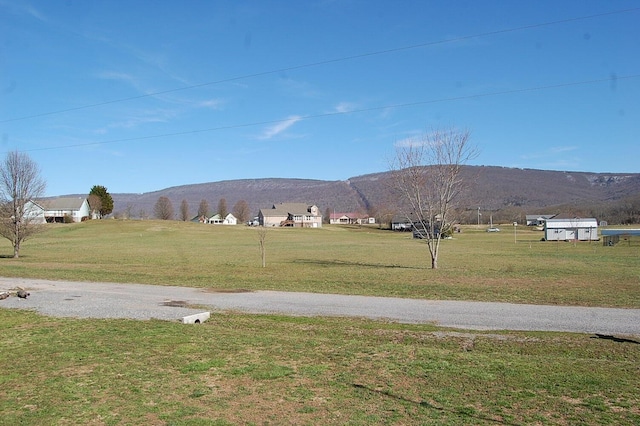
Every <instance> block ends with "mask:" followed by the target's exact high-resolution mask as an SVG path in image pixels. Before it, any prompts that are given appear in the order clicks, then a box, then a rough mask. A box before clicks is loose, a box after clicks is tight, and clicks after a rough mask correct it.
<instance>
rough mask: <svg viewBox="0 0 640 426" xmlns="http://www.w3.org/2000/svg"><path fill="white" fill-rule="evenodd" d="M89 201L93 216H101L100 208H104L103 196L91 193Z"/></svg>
mask: <svg viewBox="0 0 640 426" xmlns="http://www.w3.org/2000/svg"><path fill="white" fill-rule="evenodd" d="M87 202H88V203H89V207H90V208H91V218H92V219H93V218H97V217H100V210H102V198H100V196H99V195H97V194H89V196H88V197H87Z"/></svg>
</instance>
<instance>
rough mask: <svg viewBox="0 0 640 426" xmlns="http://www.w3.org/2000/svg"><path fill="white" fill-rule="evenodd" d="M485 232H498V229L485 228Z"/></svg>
mask: <svg viewBox="0 0 640 426" xmlns="http://www.w3.org/2000/svg"><path fill="white" fill-rule="evenodd" d="M487 232H500V228H495V227H491V228H487Z"/></svg>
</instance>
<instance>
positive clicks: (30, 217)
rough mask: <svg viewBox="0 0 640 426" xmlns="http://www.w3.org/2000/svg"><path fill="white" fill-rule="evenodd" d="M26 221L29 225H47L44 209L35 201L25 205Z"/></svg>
mask: <svg viewBox="0 0 640 426" xmlns="http://www.w3.org/2000/svg"><path fill="white" fill-rule="evenodd" d="M24 219H25V220H27V221H28V222H29V223H45V222H46V220H45V217H44V207H42V206H41V205H40V204H39V203H37V202H35V201H32V200H29V201H27V202H26V203H25V204H24Z"/></svg>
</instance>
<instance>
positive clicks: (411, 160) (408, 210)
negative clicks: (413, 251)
mask: <svg viewBox="0 0 640 426" xmlns="http://www.w3.org/2000/svg"><path fill="white" fill-rule="evenodd" d="M476 156H477V150H476V148H475V147H473V146H472V145H471V143H470V133H469V131H467V130H465V131H458V130H456V129H453V128H450V129H445V130H439V129H437V130H434V131H432V132H430V133H427V134H425V135H423V136H422V137H421V138H419V139H415V140H409V141H405V142H403V143H401V144H399V145H397V146H396V157H395V162H394V163H393V164H392V167H391V171H392V172H393V173H392V174H393V183H394V186H395V188H396V190H397V191H398V193H399V195H400V196H401V198H402V201H401V204H400V209H401V211H402V213H403V216H404V217H405V218H406V219H407V220H408V221H409V222H410V223H411V224H412V228H413V231H414V235H415V236H416V237H418V238H421V239H422V240H423V241H425V242H426V244H427V247H428V249H429V254H430V256H431V268H432V269H437V268H438V252H439V249H440V241H441V238H442V236H443V235H444V234H445V233H447V232H448V231H449V230H450V228H451V226H452V225H453V222H454V219H455V218H454V217H452V215H453V212H454V208H455V201H456V198H457V197H458V195H459V194H460V192H461V191H462V190H463V188H464V186H465V182H464V180H463V179H462V177H461V174H460V171H461V168H462V166H463V165H464V164H466V163H467V162H468V161H469V160H471V159H473V158H475V157H476Z"/></svg>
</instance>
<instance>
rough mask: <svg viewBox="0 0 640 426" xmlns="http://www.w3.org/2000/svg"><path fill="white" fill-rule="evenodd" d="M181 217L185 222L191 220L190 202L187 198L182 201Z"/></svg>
mask: <svg viewBox="0 0 640 426" xmlns="http://www.w3.org/2000/svg"><path fill="white" fill-rule="evenodd" d="M180 219H182V221H183V222H186V221H188V220H189V203H187V200H182V202H181V203H180Z"/></svg>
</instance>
